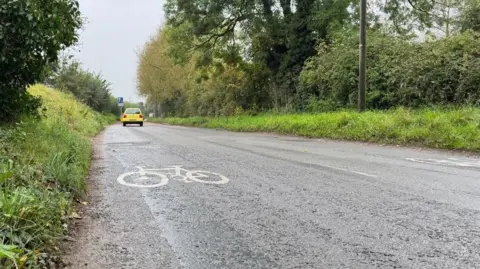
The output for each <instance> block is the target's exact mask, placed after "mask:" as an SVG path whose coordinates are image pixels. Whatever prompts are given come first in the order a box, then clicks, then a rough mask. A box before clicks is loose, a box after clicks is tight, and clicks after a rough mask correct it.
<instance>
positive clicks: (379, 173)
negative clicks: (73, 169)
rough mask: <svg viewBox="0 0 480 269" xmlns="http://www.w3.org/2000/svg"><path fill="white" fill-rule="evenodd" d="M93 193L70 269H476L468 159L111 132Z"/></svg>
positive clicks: (477, 204) (479, 167)
mask: <svg viewBox="0 0 480 269" xmlns="http://www.w3.org/2000/svg"><path fill="white" fill-rule="evenodd" d="M172 165H177V166H181V168H178V170H175V169H163V170H157V171H155V170H153V171H148V170H147V171H145V170H144V171H143V173H140V172H139V173H133V174H128V173H130V172H136V171H140V170H139V169H138V168H136V167H137V166H141V167H143V168H144V169H162V168H168V167H171V166H172ZM196 170H202V171H208V172H212V173H208V172H195V171H196ZM187 171H192V172H190V173H189V174H187ZM125 173H127V174H125ZM122 174H123V175H124V176H123V181H122V180H120V181H121V182H122V183H123V184H120V183H119V181H118V178H119V177H120V176H121V175H122ZM159 174H160V175H159ZM221 176H223V177H221ZM167 179H168V182H167ZM227 180H228V182H227ZM214 183H215V184H214ZM216 183H224V184H216ZM162 184H165V185H162ZM139 185H140V186H139ZM145 185H161V186H157V187H148V188H147V187H145ZM90 188H91V196H92V200H91V202H90V203H89V205H88V207H87V208H86V212H85V213H84V215H83V220H82V221H81V223H82V227H81V229H80V232H79V235H78V239H77V242H76V243H75V244H74V246H73V247H72V248H71V252H70V254H69V255H68V256H67V257H66V258H65V259H66V261H67V262H68V263H70V267H69V268H94V269H97V268H98V269H110V268H111V269H117V268H159V269H169V268H186V269H187V268H188V269H214V268H228V269H236V268H302V269H304V268H305V269H308V268H480V158H478V157H475V156H473V157H472V156H471V157H467V156H466V155H462V154H459V153H452V152H446V151H430V150H420V149H408V148H401V147H387V146H376V145H369V144H361V143H350V142H334V141H327V140H317V139H303V138H298V137H287V136H276V135H271V134H253V133H232V132H225V131H217V130H206V129H197V128H185V127H172V126H164V125H156V124H146V125H145V126H144V127H137V126H131V127H122V126H121V125H115V126H111V127H109V128H108V129H107V130H106V131H105V132H104V133H103V134H102V135H101V136H99V137H98V138H97V140H96V152H95V159H94V164H93V167H92V172H91V178H90Z"/></svg>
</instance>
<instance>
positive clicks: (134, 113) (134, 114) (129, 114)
mask: <svg viewBox="0 0 480 269" xmlns="http://www.w3.org/2000/svg"><path fill="white" fill-rule="evenodd" d="M120 121H121V122H122V123H123V126H127V124H140V126H143V114H142V111H140V109H138V108H127V109H126V110H125V113H123V116H122V118H121V119H120Z"/></svg>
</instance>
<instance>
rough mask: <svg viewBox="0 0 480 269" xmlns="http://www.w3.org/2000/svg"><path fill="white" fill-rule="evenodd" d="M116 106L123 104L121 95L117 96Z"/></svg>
mask: <svg viewBox="0 0 480 269" xmlns="http://www.w3.org/2000/svg"><path fill="white" fill-rule="evenodd" d="M117 100H118V106H123V97H118V98H117Z"/></svg>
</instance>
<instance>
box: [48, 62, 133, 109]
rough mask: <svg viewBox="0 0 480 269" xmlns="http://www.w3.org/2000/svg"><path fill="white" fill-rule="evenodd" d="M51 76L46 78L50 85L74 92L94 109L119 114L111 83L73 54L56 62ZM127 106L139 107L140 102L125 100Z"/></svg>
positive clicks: (79, 99) (80, 99) (78, 98)
mask: <svg viewBox="0 0 480 269" xmlns="http://www.w3.org/2000/svg"><path fill="white" fill-rule="evenodd" d="M51 69H52V70H51V72H50V74H49V76H48V77H47V78H46V79H45V80H44V82H45V83H46V84H48V85H51V86H52V87H53V88H55V89H58V90H61V91H63V92H67V93H71V94H73V95H74V96H75V97H76V98H77V100H78V101H80V102H82V103H84V104H86V105H88V106H89V107H91V108H92V109H93V110H95V111H98V112H102V113H110V114H113V115H119V114H120V111H119V108H118V104H117V98H116V97H115V96H113V95H112V93H111V85H110V83H109V82H108V81H107V80H105V79H104V78H103V76H102V74H101V73H96V72H92V71H89V70H86V69H84V68H83V67H82V64H81V63H80V62H78V61H77V60H75V59H73V58H72V57H71V56H68V57H67V56H63V57H62V58H61V59H60V60H59V61H58V62H56V63H55V64H54V65H53V66H52V68H51ZM124 106H125V107H138V106H139V104H138V103H132V102H126V101H124Z"/></svg>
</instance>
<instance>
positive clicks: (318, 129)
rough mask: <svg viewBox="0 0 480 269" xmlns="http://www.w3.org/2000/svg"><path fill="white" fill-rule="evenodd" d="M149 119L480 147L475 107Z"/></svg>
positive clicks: (447, 146) (478, 111)
mask: <svg viewBox="0 0 480 269" xmlns="http://www.w3.org/2000/svg"><path fill="white" fill-rule="evenodd" d="M150 120H151V121H155V122H160V123H166V124H171V125H185V126H197V127H204V128H220V129H226V130H231V131H240V132H244V131H246V132H275V133H280V134H290V135H300V136H306V137H316V138H331V139H342V140H354V141H364V142H376V143H387V144H402V145H415V146H425V147H431V148H441V149H460V150H469V151H480V109H479V108H474V107H463V108H437V109H432V108H425V109H416V110H411V109H404V108H397V109H392V110H388V111H368V112H364V113H358V112H355V111H339V112H327V113H320V114H285V115H276V114H263V115H258V116H247V115H244V116H229V117H215V118H210V117H193V118H166V119H150Z"/></svg>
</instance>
